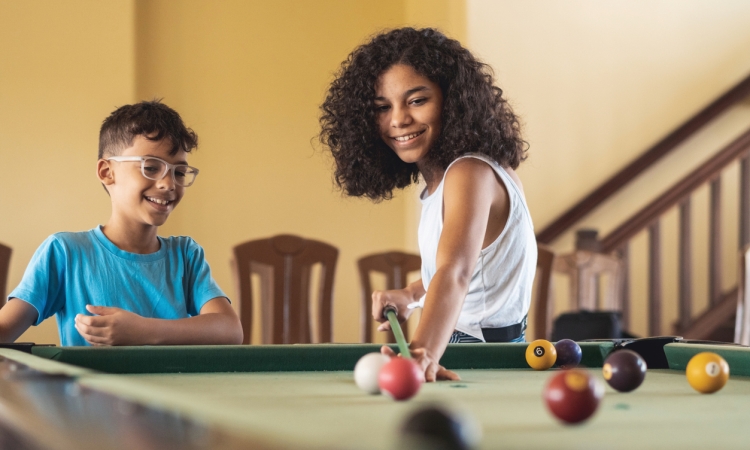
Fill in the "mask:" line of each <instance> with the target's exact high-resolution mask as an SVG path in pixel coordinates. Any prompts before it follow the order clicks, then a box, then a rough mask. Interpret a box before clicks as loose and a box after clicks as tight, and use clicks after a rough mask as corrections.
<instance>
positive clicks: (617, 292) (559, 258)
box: [534, 244, 624, 339]
mask: <svg viewBox="0 0 750 450" xmlns="http://www.w3.org/2000/svg"><path fill="white" fill-rule="evenodd" d="M537 253H538V257H537V263H536V267H537V275H536V280H535V284H536V297H535V299H534V300H535V302H536V304H535V305H534V334H535V336H536V339H549V338H550V333H551V332H552V321H553V319H554V316H555V314H554V299H553V294H552V275H553V274H554V273H559V274H563V275H567V276H568V278H569V281H570V283H569V285H570V310H571V311H579V310H582V309H583V310H589V311H595V310H608V311H622V308H623V305H622V283H623V280H624V265H623V262H622V260H621V259H620V258H618V257H616V256H612V255H607V254H603V253H597V252H592V251H588V250H576V251H574V252H573V253H569V254H565V255H556V254H555V253H554V252H553V251H552V249H551V248H550V247H547V246H545V245H544V244H537ZM603 275H604V276H607V277H608V278H609V279H608V283H607V290H606V292H605V295H604V297H603V298H602V299H601V301H600V299H599V281H600V279H601V276H603Z"/></svg>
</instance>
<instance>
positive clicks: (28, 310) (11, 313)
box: [0, 298, 38, 343]
mask: <svg viewBox="0 0 750 450" xmlns="http://www.w3.org/2000/svg"><path fill="white" fill-rule="evenodd" d="M37 316H38V313H37V311H36V308H34V307H33V306H31V305H30V304H29V303H26V302H25V301H23V300H20V299H17V298H12V299H10V301H8V303H6V304H5V306H3V307H2V308H0V342H3V343H6V342H14V341H15V340H16V339H18V337H19V336H21V335H22V334H23V332H24V331H26V330H27V329H28V328H29V327H30V326H32V325H34V323H35V322H36V318H37Z"/></svg>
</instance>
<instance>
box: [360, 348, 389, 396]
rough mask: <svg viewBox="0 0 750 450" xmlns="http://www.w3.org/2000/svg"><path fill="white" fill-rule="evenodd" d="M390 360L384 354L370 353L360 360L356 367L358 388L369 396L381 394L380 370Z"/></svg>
mask: <svg viewBox="0 0 750 450" xmlns="http://www.w3.org/2000/svg"><path fill="white" fill-rule="evenodd" d="M389 360H390V358H389V357H387V356H385V355H383V354H382V353H368V354H366V355H365V356H363V357H361V358H359V361H357V365H355V366H354V382H355V383H356V384H357V387H358V388H360V389H362V390H363V391H365V392H367V393H368V394H380V386H378V375H379V374H380V369H381V367H383V365H385V363H387V362H388V361H389Z"/></svg>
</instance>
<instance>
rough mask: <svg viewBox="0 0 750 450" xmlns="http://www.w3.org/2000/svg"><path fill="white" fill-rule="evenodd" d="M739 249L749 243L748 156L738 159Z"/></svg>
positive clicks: (749, 179)
mask: <svg viewBox="0 0 750 450" xmlns="http://www.w3.org/2000/svg"><path fill="white" fill-rule="evenodd" d="M739 188H740V217H739V219H740V236H739V238H740V243H739V247H740V250H741V249H744V248H745V247H747V246H748V245H750V157H747V156H746V157H744V158H742V159H741V160H740V186H739Z"/></svg>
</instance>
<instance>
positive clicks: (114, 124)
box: [99, 100, 198, 159]
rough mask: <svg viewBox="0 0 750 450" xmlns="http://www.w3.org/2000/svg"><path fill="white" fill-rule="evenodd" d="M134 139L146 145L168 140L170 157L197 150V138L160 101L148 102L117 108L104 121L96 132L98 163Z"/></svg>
mask: <svg viewBox="0 0 750 450" xmlns="http://www.w3.org/2000/svg"><path fill="white" fill-rule="evenodd" d="M136 136H144V137H145V138H146V139H148V140H150V141H160V140H162V139H164V138H167V139H169V140H170V141H171V143H172V149H171V150H170V155H175V154H177V152H178V151H179V150H183V151H185V152H187V153H190V151H191V150H193V149H195V148H197V147H198V136H197V135H196V134H195V132H194V131H193V130H192V129H190V128H188V127H186V126H185V124H184V123H183V121H182V118H181V117H180V115H179V114H178V113H177V111H175V110H174V109H172V108H170V107H169V106H167V105H165V104H164V103H162V102H161V101H160V100H152V101H144V102H140V103H136V104H133V105H124V106H120V107H119V108H117V109H116V110H114V111H113V112H112V114H110V115H109V117H107V118H106V119H104V122H102V127H101V129H100V130H99V159H101V158H104V157H105V156H112V155H118V154H119V153H120V152H121V151H123V150H124V149H126V148H128V147H129V146H131V145H133V139H135V137H136Z"/></svg>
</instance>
